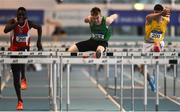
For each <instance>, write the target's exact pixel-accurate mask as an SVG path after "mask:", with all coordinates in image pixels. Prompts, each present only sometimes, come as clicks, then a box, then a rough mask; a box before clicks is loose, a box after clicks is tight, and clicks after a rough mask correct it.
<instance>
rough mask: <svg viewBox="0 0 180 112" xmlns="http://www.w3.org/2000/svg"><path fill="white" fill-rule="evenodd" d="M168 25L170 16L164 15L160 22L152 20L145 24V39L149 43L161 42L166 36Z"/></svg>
mask: <svg viewBox="0 0 180 112" xmlns="http://www.w3.org/2000/svg"><path fill="white" fill-rule="evenodd" d="M167 25H168V18H167V17H162V20H161V21H160V22H157V20H154V19H153V20H152V21H151V22H150V23H146V25H145V37H144V40H145V42H147V43H154V42H155V43H156V42H161V41H163V40H164V38H165V33H166V29H167Z"/></svg>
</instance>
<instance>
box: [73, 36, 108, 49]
mask: <svg viewBox="0 0 180 112" xmlns="http://www.w3.org/2000/svg"><path fill="white" fill-rule="evenodd" d="M99 45H101V46H103V47H104V48H105V49H106V47H108V42H107V41H99V40H94V39H89V40H86V41H81V42H78V43H76V46H77V48H78V50H79V52H85V51H96V49H97V47H98V46H99Z"/></svg>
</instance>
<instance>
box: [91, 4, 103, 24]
mask: <svg viewBox="0 0 180 112" xmlns="http://www.w3.org/2000/svg"><path fill="white" fill-rule="evenodd" d="M91 17H92V21H94V22H95V23H97V24H99V23H100V22H101V9H100V8H98V7H94V8H92V9H91Z"/></svg>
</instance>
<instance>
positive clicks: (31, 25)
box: [28, 21, 42, 50]
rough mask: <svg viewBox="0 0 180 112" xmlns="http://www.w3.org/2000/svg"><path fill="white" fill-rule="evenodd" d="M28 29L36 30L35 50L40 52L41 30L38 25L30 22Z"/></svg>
mask: <svg viewBox="0 0 180 112" xmlns="http://www.w3.org/2000/svg"><path fill="white" fill-rule="evenodd" d="M28 23H29V26H30V28H34V29H36V30H37V33H38V39H37V48H38V50H42V44H41V37H42V28H41V26H40V25H37V24H35V23H33V22H32V21H28Z"/></svg>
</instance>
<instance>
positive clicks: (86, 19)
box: [84, 15, 91, 23]
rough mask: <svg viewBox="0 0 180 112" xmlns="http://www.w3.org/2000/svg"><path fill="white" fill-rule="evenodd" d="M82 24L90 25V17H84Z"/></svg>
mask: <svg viewBox="0 0 180 112" xmlns="http://www.w3.org/2000/svg"><path fill="white" fill-rule="evenodd" d="M84 22H85V23H90V22H91V16H90V15H89V16H87V17H85V19H84Z"/></svg>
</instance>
